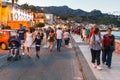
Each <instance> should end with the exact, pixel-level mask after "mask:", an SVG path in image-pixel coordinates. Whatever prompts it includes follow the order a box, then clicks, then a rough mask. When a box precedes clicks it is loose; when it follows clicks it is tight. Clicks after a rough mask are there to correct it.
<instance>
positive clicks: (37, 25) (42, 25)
mask: <svg viewBox="0 0 120 80" xmlns="http://www.w3.org/2000/svg"><path fill="white" fill-rule="evenodd" d="M44 26H45V24H44V23H37V24H35V27H40V28H41V27H44Z"/></svg>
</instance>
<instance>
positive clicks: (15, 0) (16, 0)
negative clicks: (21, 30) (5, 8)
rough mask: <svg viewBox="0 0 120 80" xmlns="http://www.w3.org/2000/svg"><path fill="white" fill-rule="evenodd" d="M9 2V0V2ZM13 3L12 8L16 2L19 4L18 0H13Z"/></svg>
mask: <svg viewBox="0 0 120 80" xmlns="http://www.w3.org/2000/svg"><path fill="white" fill-rule="evenodd" d="M8 1H9V0H8ZM11 1H12V7H14V3H15V2H16V3H17V2H18V0H11Z"/></svg>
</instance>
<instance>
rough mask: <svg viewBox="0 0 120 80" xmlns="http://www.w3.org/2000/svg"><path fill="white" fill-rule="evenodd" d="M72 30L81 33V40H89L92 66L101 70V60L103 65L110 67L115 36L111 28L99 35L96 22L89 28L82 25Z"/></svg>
mask: <svg viewBox="0 0 120 80" xmlns="http://www.w3.org/2000/svg"><path fill="white" fill-rule="evenodd" d="M73 32H74V33H75V34H78V35H81V38H82V40H83V41H88V42H89V44H90V51H91V63H92V66H93V67H94V68H97V69H98V70H102V67H101V66H100V64H101V61H102V65H103V66H106V67H107V68H109V69H110V68H111V62H112V54H113V51H114V50H115V36H114V35H112V33H111V32H112V29H111V28H108V29H107V30H106V34H104V35H101V31H100V30H99V28H98V27H97V25H96V24H94V25H93V27H92V28H91V29H86V28H85V27H83V26H80V27H77V28H76V29H74V30H73ZM101 53H102V55H101ZM101 56H102V57H101ZM101 59H102V60H101Z"/></svg>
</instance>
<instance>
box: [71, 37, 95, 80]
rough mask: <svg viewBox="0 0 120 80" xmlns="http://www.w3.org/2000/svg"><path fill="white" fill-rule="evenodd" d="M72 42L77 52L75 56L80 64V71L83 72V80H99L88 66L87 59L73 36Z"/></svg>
mask: <svg viewBox="0 0 120 80" xmlns="http://www.w3.org/2000/svg"><path fill="white" fill-rule="evenodd" d="M71 41H72V44H73V48H74V50H75V52H76V53H75V54H76V58H77V60H78V63H79V65H80V71H81V72H82V76H83V80H97V79H96V77H95V75H94V74H93V72H92V70H91V68H90V66H89V65H88V63H87V61H86V59H85V57H84V56H83V53H82V51H81V50H80V49H79V47H78V45H77V44H76V42H75V40H74V39H73V37H72V36H71Z"/></svg>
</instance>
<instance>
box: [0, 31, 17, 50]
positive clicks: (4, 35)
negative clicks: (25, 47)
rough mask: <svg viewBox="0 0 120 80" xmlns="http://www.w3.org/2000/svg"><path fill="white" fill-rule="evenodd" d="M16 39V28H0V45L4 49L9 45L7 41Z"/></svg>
mask: <svg viewBox="0 0 120 80" xmlns="http://www.w3.org/2000/svg"><path fill="white" fill-rule="evenodd" d="M12 40H17V31H16V30H0V47H1V49H3V50H5V49H7V48H8V47H9V42H10V41H12Z"/></svg>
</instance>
